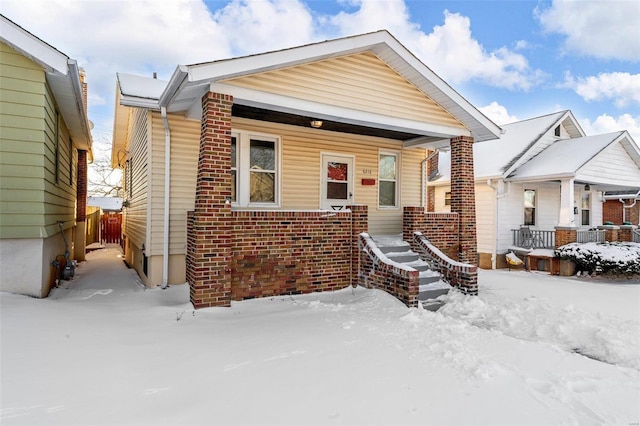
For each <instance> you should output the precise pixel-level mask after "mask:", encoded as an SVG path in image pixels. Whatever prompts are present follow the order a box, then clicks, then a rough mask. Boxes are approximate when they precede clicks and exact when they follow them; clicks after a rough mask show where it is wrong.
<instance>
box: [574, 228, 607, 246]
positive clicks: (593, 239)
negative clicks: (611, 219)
mask: <svg viewBox="0 0 640 426" xmlns="http://www.w3.org/2000/svg"><path fill="white" fill-rule="evenodd" d="M605 233H606V231H605V230H604V229H597V230H596V229H594V230H591V229H590V230H578V231H577V233H576V242H578V243H604V242H605Z"/></svg>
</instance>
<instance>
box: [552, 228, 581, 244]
mask: <svg viewBox="0 0 640 426" xmlns="http://www.w3.org/2000/svg"><path fill="white" fill-rule="evenodd" d="M555 229H556V243H555V248H558V247H561V246H563V245H565V244H569V243H575V242H576V241H578V228H576V227H573V226H556V228H555Z"/></svg>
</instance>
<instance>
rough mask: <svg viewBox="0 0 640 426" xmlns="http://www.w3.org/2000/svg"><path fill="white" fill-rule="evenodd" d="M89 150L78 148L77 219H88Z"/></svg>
mask: <svg viewBox="0 0 640 426" xmlns="http://www.w3.org/2000/svg"><path fill="white" fill-rule="evenodd" d="M87 167H88V166H87V151H82V150H78V178H77V184H76V197H77V204H76V221H77V222H84V221H86V220H87Z"/></svg>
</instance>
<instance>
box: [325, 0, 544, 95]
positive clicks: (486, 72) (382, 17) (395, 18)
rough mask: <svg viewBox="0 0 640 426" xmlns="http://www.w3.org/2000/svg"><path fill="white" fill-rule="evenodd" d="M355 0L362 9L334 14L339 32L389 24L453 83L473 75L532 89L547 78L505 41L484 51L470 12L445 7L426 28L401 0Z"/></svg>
mask: <svg viewBox="0 0 640 426" xmlns="http://www.w3.org/2000/svg"><path fill="white" fill-rule="evenodd" d="M352 4H355V5H359V6H360V7H359V9H357V10H356V11H355V12H353V13H347V12H341V13H340V14H338V15H336V16H335V17H333V18H332V19H331V23H332V24H333V25H335V26H336V27H338V28H339V29H340V32H341V33H343V34H348V33H360V32H369V31H376V30H379V29H387V30H389V31H390V32H391V33H392V34H394V35H395V36H396V37H397V38H398V39H399V40H400V42H401V43H403V44H404V45H405V46H406V47H407V48H408V49H409V50H411V51H412V52H413V53H414V54H416V56H418V57H419V58H420V59H421V60H422V61H423V62H424V63H425V64H426V65H427V66H429V67H430V68H432V69H433V70H434V71H435V72H437V73H438V74H439V75H440V76H441V77H442V78H444V79H445V80H447V81H448V82H450V83H457V84H460V83H464V82H467V81H472V80H474V81H478V82H481V83H484V84H488V85H491V86H495V87H503V88H508V89H522V90H529V89H531V88H532V87H533V86H535V85H537V84H538V83H540V82H541V81H542V80H543V79H545V78H546V75H545V74H544V73H543V72H542V71H540V70H533V69H531V67H530V66H529V63H528V61H527V59H526V58H525V57H524V56H523V55H521V54H519V53H515V52H514V51H511V50H509V49H508V48H506V47H502V48H499V49H496V50H493V51H490V52H488V51H486V50H485V48H484V47H483V46H482V45H481V44H480V43H479V42H478V41H477V40H476V39H474V38H473V35H472V33H471V21H470V20H469V18H468V17H466V16H463V15H460V14H458V13H450V12H449V11H445V12H444V23H443V25H438V26H435V27H434V28H433V31H432V32H431V33H429V34H426V33H425V32H423V31H422V30H421V29H420V28H419V26H418V25H417V24H415V23H413V22H411V20H410V16H409V13H408V11H407V8H406V5H405V3H404V1H403V0H387V1H372V0H369V1H367V0H359V1H353V2H352ZM521 47H522V44H521V43H520V44H518V48H521ZM461 58H464V59H463V60H462V59H461ZM465 64H466V65H468V66H465Z"/></svg>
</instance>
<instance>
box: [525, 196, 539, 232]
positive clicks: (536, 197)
mask: <svg viewBox="0 0 640 426" xmlns="http://www.w3.org/2000/svg"><path fill="white" fill-rule="evenodd" d="M527 191H533V194H534V195H533V196H534V198H533V199H534V203H533V207H527V206H525V205H524V202H525V200H526V198H525V194H526V193H527ZM528 208H531V209H533V215H532V222H533V223H527V222H526V215H525V211H526V209H528ZM537 215H538V190H537V189H535V188H524V191H523V192H522V223H523V224H524V225H526V226H536V222H537V221H538V220H537V219H538V218H537Z"/></svg>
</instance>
